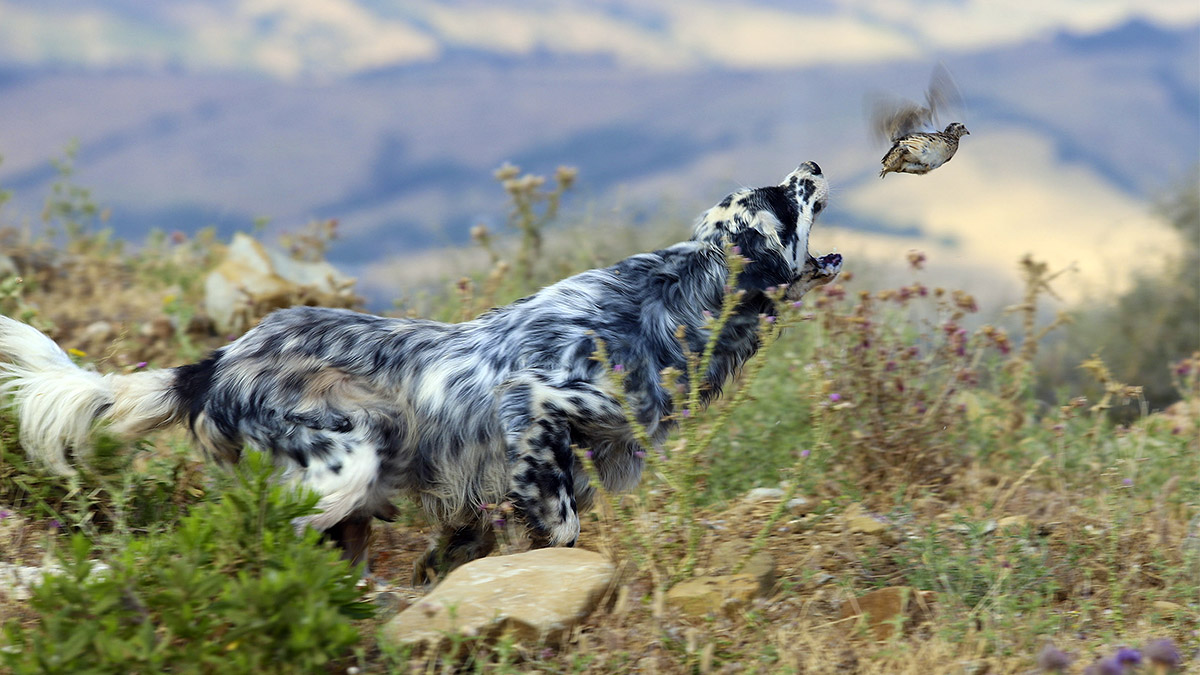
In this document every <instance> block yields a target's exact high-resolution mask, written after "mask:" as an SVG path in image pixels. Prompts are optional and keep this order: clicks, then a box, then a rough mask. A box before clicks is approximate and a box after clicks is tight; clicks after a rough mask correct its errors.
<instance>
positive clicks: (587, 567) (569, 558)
mask: <svg viewBox="0 0 1200 675" xmlns="http://www.w3.org/2000/svg"><path fill="white" fill-rule="evenodd" d="M616 569H617V568H616V565H614V564H613V563H612V562H610V561H609V560H608V559H607V558H605V557H604V556H602V555H600V554H599V553H593V552H592V551H585V550H583V549H578V548H543V549H536V550H533V551H528V552H525V553H517V554H514V555H506V556H493V557H490V558H481V559H479V560H475V561H472V562H470V563H467V564H466V565H463V566H462V567H459V568H458V569H456V570H454V571H453V572H451V573H450V574H449V575H448V576H447V577H446V578H445V579H444V580H443V581H442V582H441V583H440V584H438V586H437V587H436V588H435V589H433V591H432V592H430V593H429V595H427V596H425V597H424V598H423V599H421V600H419V601H417V602H416V603H414V604H413V605H412V606H410V607H409V608H407V609H405V610H404V611H403V612H400V614H398V615H396V616H395V617H394V618H392V619H391V620H390V621H389V622H388V623H387V624H385V625H384V627H383V628H382V630H381V632H380V635H381V637H382V639H384V640H386V641H387V642H389V643H391V644H393V645H396V646H404V645H414V646H416V647H418V648H430V647H432V648H435V649H440V648H442V647H444V646H445V643H446V642H447V636H449V635H451V634H453V633H458V634H460V635H465V636H468V637H481V638H484V639H491V638H494V637H497V636H499V635H510V636H512V637H514V638H515V639H517V640H524V641H531V642H546V641H552V640H555V639H558V638H559V637H561V636H562V635H564V634H565V633H566V632H567V631H569V630H570V629H571V628H573V627H574V626H575V625H576V624H578V623H579V622H580V621H581V620H583V619H584V618H585V617H586V616H587V615H588V614H589V613H591V611H592V610H593V609H594V608H595V607H596V604H597V603H598V602H599V601H600V598H601V597H602V596H603V595H604V593H605V592H606V591H607V590H608V589H609V587H610V586H611V584H612V583H613V580H614V576H615V574H616Z"/></svg>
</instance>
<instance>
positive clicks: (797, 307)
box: [792, 300, 804, 309]
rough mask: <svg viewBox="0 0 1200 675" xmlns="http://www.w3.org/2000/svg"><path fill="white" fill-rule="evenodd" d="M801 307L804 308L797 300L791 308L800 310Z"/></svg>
mask: <svg viewBox="0 0 1200 675" xmlns="http://www.w3.org/2000/svg"><path fill="white" fill-rule="evenodd" d="M803 306H804V303H803V302H801V301H799V300H797V301H795V302H793V303H792V308H793V309H800V308H801V307H803Z"/></svg>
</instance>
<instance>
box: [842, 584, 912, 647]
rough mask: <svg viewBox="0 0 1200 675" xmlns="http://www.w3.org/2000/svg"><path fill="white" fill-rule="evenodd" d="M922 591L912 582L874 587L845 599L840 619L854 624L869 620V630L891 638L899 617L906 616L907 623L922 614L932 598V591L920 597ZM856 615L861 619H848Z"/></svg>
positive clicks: (885, 638) (877, 635) (880, 637)
mask: <svg viewBox="0 0 1200 675" xmlns="http://www.w3.org/2000/svg"><path fill="white" fill-rule="evenodd" d="M917 593H918V591H915V590H914V589H912V588H910V587H908V586H891V587H888V588H881V589H879V590H876V591H871V592H870V593H867V594H865V595H860V596H858V597H857V598H851V599H850V600H846V601H845V602H843V603H842V608H841V611H840V613H839V616H838V619H839V620H842V621H844V622H845V625H846V626H848V627H854V626H857V625H859V623H861V622H865V623H866V627H867V631H868V632H869V633H870V634H871V636H872V637H873V638H874V639H875V640H878V641H883V640H887V639H888V638H890V637H892V636H893V635H895V633H896V628H897V626H898V625H899V623H898V622H897V618H898V617H899V618H902V619H903V621H904V622H905V625H907V624H908V623H911V621H912V620H913V619H915V618H919V615H920V614H921V613H922V612H921V610H922V609H923V608H924V606H925V603H927V602H928V601H929V600H930V599H932V595H933V594H932V593H922V594H921V595H920V598H919V599H917ZM852 617H860V618H859V620H858V621H854V622H851V621H846V619H850V618H852Z"/></svg>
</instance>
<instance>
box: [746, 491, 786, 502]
mask: <svg viewBox="0 0 1200 675" xmlns="http://www.w3.org/2000/svg"><path fill="white" fill-rule="evenodd" d="M776 499H783V490H781V489H779V488H754V489H753V490H751V491H749V492H747V493H746V496H745V497H742V501H743V502H746V503H747V504H757V503H759V502H767V501H772V500H776Z"/></svg>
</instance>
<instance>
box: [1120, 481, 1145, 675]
mask: <svg viewBox="0 0 1200 675" xmlns="http://www.w3.org/2000/svg"><path fill="white" fill-rule="evenodd" d="M1125 480H1128V481H1129V484H1130V485H1132V484H1133V480H1132V479H1129V478H1126V479H1125ZM1113 658H1114V659H1116V660H1117V663H1119V664H1121V666H1137V665H1141V663H1142V653H1141V652H1139V651H1138V650H1136V649H1134V648H1132V647H1121V648H1120V649H1118V650H1117V655H1116V656H1114V657H1113Z"/></svg>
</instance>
